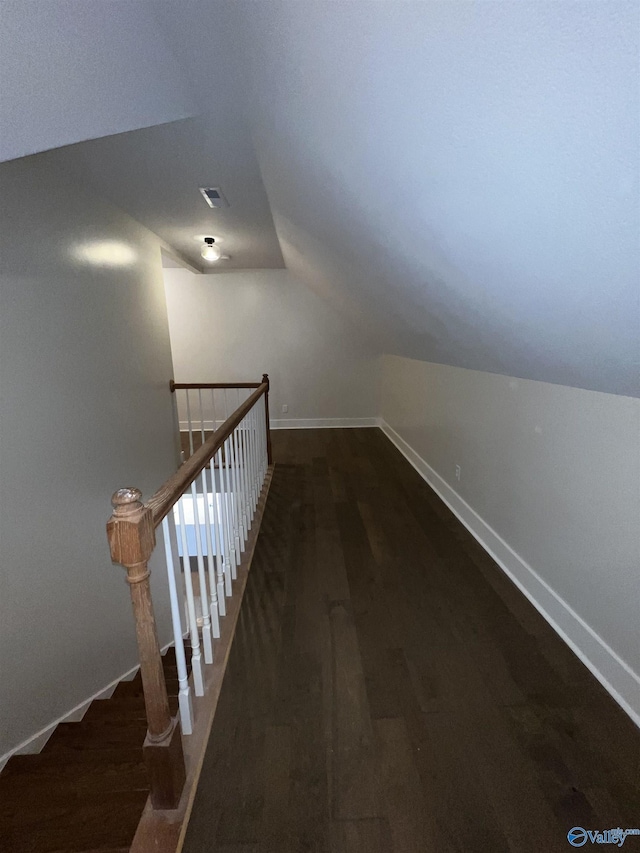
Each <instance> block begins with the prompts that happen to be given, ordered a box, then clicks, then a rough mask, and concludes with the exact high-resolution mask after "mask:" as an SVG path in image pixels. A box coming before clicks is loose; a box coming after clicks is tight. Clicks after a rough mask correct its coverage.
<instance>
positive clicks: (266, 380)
mask: <svg viewBox="0 0 640 853" xmlns="http://www.w3.org/2000/svg"><path fill="white" fill-rule="evenodd" d="M262 381H263V382H266V383H267V385H268V384H269V374H268V373H263V374H262Z"/></svg>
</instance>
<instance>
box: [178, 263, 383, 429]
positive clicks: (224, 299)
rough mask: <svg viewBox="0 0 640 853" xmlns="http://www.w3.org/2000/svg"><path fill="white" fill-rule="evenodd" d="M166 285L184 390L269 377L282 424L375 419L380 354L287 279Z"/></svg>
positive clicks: (181, 279) (189, 278)
mask: <svg viewBox="0 0 640 853" xmlns="http://www.w3.org/2000/svg"><path fill="white" fill-rule="evenodd" d="M164 276H165V285H166V294H167V309H168V312H169V329H170V332H171V347H172V351H173V364H174V370H175V379H176V381H177V382H228V381H233V380H238V381H240V380H244V381H254V380H255V381H258V380H259V379H260V377H261V376H262V374H263V373H268V374H269V378H270V381H271V398H270V407H271V418H272V421H276V424H275V425H278V423H277V422H280V424H279V425H295V424H292V423H289V422H292V421H305V420H308V419H313V420H318V419H320V420H322V421H325V420H335V419H342V420H348V421H350V422H353V421H357V420H358V419H362V418H369V419H370V418H374V417H375V416H376V415H377V413H378V402H377V368H378V358H377V353H376V352H375V350H374V347H373V346H372V345H371V344H370V343H367V341H366V339H365V338H364V337H363V336H362V334H361V333H360V332H359V331H357V330H356V329H355V328H354V327H353V326H352V325H350V324H349V323H348V321H347V320H346V319H345V318H344V317H343V316H341V315H340V314H338V313H337V312H336V311H335V310H334V309H333V308H331V307H330V306H329V305H328V304H327V303H326V302H325V300H323V299H322V298H321V297H318V296H317V295H316V294H314V293H313V292H312V291H311V290H309V288H308V287H306V285H304V284H302V283H301V282H299V281H298V280H297V279H296V278H294V276H292V275H291V273H289V272H287V270H257V271H247V272H242V273H225V274H222V275H204V276H198V275H194V274H193V273H190V272H188V271H187V270H176V269H166V270H164ZM283 404H286V405H288V407H289V411H288V412H287V413H283V412H282V405H283Z"/></svg>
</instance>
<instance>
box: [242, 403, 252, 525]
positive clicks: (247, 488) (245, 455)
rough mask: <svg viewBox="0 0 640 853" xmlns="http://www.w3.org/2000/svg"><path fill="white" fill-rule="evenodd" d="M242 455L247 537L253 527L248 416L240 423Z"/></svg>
mask: <svg viewBox="0 0 640 853" xmlns="http://www.w3.org/2000/svg"><path fill="white" fill-rule="evenodd" d="M240 439H241V446H242V450H241V456H242V482H243V490H244V505H243V513H244V518H245V530H246V536H247V539H248V538H249V530H250V529H251V481H250V475H249V447H248V443H247V418H246V417H245V418H244V420H243V421H242V423H241V425H240Z"/></svg>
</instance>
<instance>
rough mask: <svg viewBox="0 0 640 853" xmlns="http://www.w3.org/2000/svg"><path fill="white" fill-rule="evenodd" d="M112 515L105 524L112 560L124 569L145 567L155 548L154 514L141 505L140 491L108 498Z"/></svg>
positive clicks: (129, 491)
mask: <svg viewBox="0 0 640 853" xmlns="http://www.w3.org/2000/svg"><path fill="white" fill-rule="evenodd" d="M111 505H112V506H113V515H112V516H111V518H110V519H109V521H108V522H107V539H108V540H109V549H110V551H111V559H112V561H113V562H114V563H119V564H120V565H121V566H125V567H126V568H129V567H133V566H139V565H141V564H142V563H146V562H147V560H148V559H149V557H150V556H151V554H152V553H153V549H154V548H155V544H156V533H155V528H154V526H153V511H152V509H151V507H147V506H145V505H144V504H143V502H142V492H141V491H140V489H135V488H132V487H127V488H124V489H118V491H117V492H114V493H113V496H112V498H111Z"/></svg>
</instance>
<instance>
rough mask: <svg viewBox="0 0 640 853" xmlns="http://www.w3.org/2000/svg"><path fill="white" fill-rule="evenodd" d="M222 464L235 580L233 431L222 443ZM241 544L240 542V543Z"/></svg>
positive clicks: (232, 569)
mask: <svg viewBox="0 0 640 853" xmlns="http://www.w3.org/2000/svg"><path fill="white" fill-rule="evenodd" d="M224 464H225V485H226V491H225V502H226V504H227V514H228V517H229V535H230V536H233V539H232V540H231V541H232V542H233V543H234V545H233V560H232V561H231V577H232V578H233V580H235V579H236V578H237V577H238V572H237V568H238V566H239V565H240V559H241V557H240V551H239V550H238V548H237V547H236V545H235V543H236V541H237V537H236V532H235V531H236V522H235V503H234V500H233V496H234V487H233V472H234V471H235V466H234V463H233V433H232V434H231V435H230V436H229V438H227V440H226V441H225V443H224ZM240 544H242V543H240Z"/></svg>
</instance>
